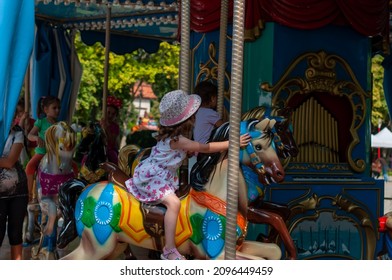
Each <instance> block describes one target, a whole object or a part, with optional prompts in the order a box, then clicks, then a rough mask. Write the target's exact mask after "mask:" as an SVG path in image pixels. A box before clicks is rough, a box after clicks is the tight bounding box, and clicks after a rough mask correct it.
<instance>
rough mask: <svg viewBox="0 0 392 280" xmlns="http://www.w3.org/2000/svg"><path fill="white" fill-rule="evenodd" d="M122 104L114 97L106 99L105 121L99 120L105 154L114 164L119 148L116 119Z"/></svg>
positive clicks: (118, 127)
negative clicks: (103, 131)
mask: <svg viewBox="0 0 392 280" xmlns="http://www.w3.org/2000/svg"><path fill="white" fill-rule="evenodd" d="M121 105H122V102H121V100H120V99H117V98H115V97H114V96H108V98H107V108H106V113H107V119H104V118H102V119H101V126H102V128H103V129H104V130H105V132H106V139H107V144H106V154H107V157H108V161H110V162H113V163H114V164H117V163H118V150H119V148H120V126H119V125H118V123H117V117H118V113H119V110H120V108H121Z"/></svg>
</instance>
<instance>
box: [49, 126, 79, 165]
mask: <svg viewBox="0 0 392 280" xmlns="http://www.w3.org/2000/svg"><path fill="white" fill-rule="evenodd" d="M59 127H61V128H62V129H63V134H62V135H60V136H59V135H56V133H57V132H58V129H59ZM61 137H62V138H64V140H63V143H64V145H65V146H66V147H75V145H76V137H75V131H74V130H73V129H72V128H71V126H69V125H68V124H67V123H66V122H64V121H60V122H58V123H56V124H54V125H52V126H50V127H49V128H48V129H47V130H46V132H45V147H46V153H47V155H48V162H50V160H51V158H52V157H53V156H54V155H57V153H58V139H59V138H61Z"/></svg>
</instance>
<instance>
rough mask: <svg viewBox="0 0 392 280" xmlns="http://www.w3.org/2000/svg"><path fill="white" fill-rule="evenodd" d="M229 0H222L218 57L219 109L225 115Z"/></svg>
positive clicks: (220, 113) (221, 114)
mask: <svg viewBox="0 0 392 280" xmlns="http://www.w3.org/2000/svg"><path fill="white" fill-rule="evenodd" d="M228 6H229V5H228V1H227V0H222V1H221V18H220V30H219V58H218V101H217V111H218V113H219V115H220V116H221V117H223V109H224V108H223V101H224V93H225V69H226V33H227V17H228V13H229V7H228Z"/></svg>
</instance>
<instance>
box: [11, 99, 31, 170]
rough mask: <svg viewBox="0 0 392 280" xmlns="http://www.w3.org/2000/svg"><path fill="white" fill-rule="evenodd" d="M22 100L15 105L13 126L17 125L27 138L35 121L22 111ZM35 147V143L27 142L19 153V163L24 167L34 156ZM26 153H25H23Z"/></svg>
mask: <svg viewBox="0 0 392 280" xmlns="http://www.w3.org/2000/svg"><path fill="white" fill-rule="evenodd" d="M24 106H25V105H24V100H23V99H21V100H19V102H18V104H17V105H16V113H15V119H14V123H13V125H19V126H20V127H21V128H22V129H23V131H24V134H25V136H26V138H27V136H28V135H29V133H30V131H31V129H32V128H33V127H34V123H35V120H34V119H33V118H31V117H30V116H29V114H28V113H27V112H25V110H24ZM35 147H37V143H36V142H33V141H27V147H24V149H23V151H22V153H21V163H22V164H23V166H25V165H26V164H27V163H28V161H29V160H30V159H31V158H32V157H33V155H34V149H35ZM24 151H26V152H27V153H26V152H24Z"/></svg>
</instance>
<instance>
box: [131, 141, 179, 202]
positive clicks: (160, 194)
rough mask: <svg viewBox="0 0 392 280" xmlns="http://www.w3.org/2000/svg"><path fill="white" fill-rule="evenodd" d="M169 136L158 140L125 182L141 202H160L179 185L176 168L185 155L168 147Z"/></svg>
mask: <svg viewBox="0 0 392 280" xmlns="http://www.w3.org/2000/svg"><path fill="white" fill-rule="evenodd" d="M171 140H172V139H171V138H167V139H165V140H164V141H159V142H158V143H157V145H156V146H155V147H153V148H152V149H151V154H150V156H149V157H148V158H146V159H145V160H143V161H142V162H140V163H139V164H138V166H137V167H136V168H135V171H134V174H133V177H132V178H130V179H129V180H127V181H126V182H125V184H126V186H127V189H128V191H129V192H130V193H132V194H133V195H134V196H135V198H136V199H137V200H139V201H141V202H161V201H162V199H163V198H164V197H165V196H167V195H169V194H172V193H174V192H175V191H176V190H177V189H178V186H179V179H178V173H177V170H178V168H179V167H180V166H181V163H182V161H183V160H184V159H185V157H186V152H185V151H183V150H173V149H171V148H170V141H171Z"/></svg>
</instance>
